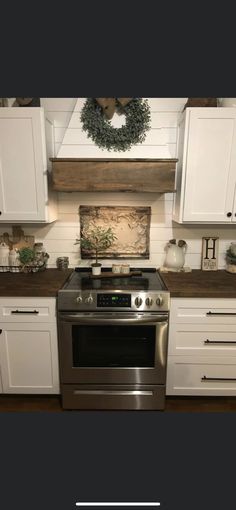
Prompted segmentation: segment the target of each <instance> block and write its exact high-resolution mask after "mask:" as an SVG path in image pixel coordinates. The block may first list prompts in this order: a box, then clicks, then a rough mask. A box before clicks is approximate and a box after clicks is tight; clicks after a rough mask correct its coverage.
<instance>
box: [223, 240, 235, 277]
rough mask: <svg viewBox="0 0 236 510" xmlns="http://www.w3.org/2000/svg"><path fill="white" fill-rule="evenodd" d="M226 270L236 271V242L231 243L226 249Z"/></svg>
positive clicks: (229, 271)
mask: <svg viewBox="0 0 236 510" xmlns="http://www.w3.org/2000/svg"><path fill="white" fill-rule="evenodd" d="M225 259H226V271H228V273H236V243H231V245H230V247H229V248H228V250H227V251H226V256H225Z"/></svg>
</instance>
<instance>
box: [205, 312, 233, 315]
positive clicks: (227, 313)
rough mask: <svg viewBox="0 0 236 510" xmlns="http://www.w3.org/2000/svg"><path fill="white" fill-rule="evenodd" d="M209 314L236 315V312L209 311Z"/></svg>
mask: <svg viewBox="0 0 236 510" xmlns="http://www.w3.org/2000/svg"><path fill="white" fill-rule="evenodd" d="M206 314H207V315H236V312H207V313H206Z"/></svg>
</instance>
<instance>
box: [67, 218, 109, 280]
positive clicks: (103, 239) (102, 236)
mask: <svg viewBox="0 0 236 510" xmlns="http://www.w3.org/2000/svg"><path fill="white" fill-rule="evenodd" d="M115 239H117V237H116V236H115V234H114V232H113V230H112V229H111V227H109V228H108V229H104V228H102V227H99V226H97V227H94V228H91V229H88V230H87V231H86V232H84V233H83V235H82V236H81V239H76V243H75V244H78V243H80V245H81V246H82V247H83V248H84V249H85V250H86V251H88V252H93V253H94V255H95V262H94V263H93V264H91V265H92V273H93V274H94V275H99V274H101V264H100V263H99V262H98V255H99V253H102V252H104V251H106V250H107V249H108V248H110V246H111V245H112V244H113V242H114V241H115Z"/></svg>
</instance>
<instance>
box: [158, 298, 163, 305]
mask: <svg viewBox="0 0 236 510" xmlns="http://www.w3.org/2000/svg"><path fill="white" fill-rule="evenodd" d="M156 304H157V305H158V306H161V305H163V297H162V296H157V300H156Z"/></svg>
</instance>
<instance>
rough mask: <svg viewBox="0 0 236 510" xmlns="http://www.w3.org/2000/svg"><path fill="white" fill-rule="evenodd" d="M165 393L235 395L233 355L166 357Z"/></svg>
mask: <svg viewBox="0 0 236 510" xmlns="http://www.w3.org/2000/svg"><path fill="white" fill-rule="evenodd" d="M166 393H167V395H236V356H235V357H225V358H221V359H220V360H219V358H216V357H210V358H203V357H196V358H193V357H191V356H183V357H180V356H169V358H168V367H167V391H166Z"/></svg>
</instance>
